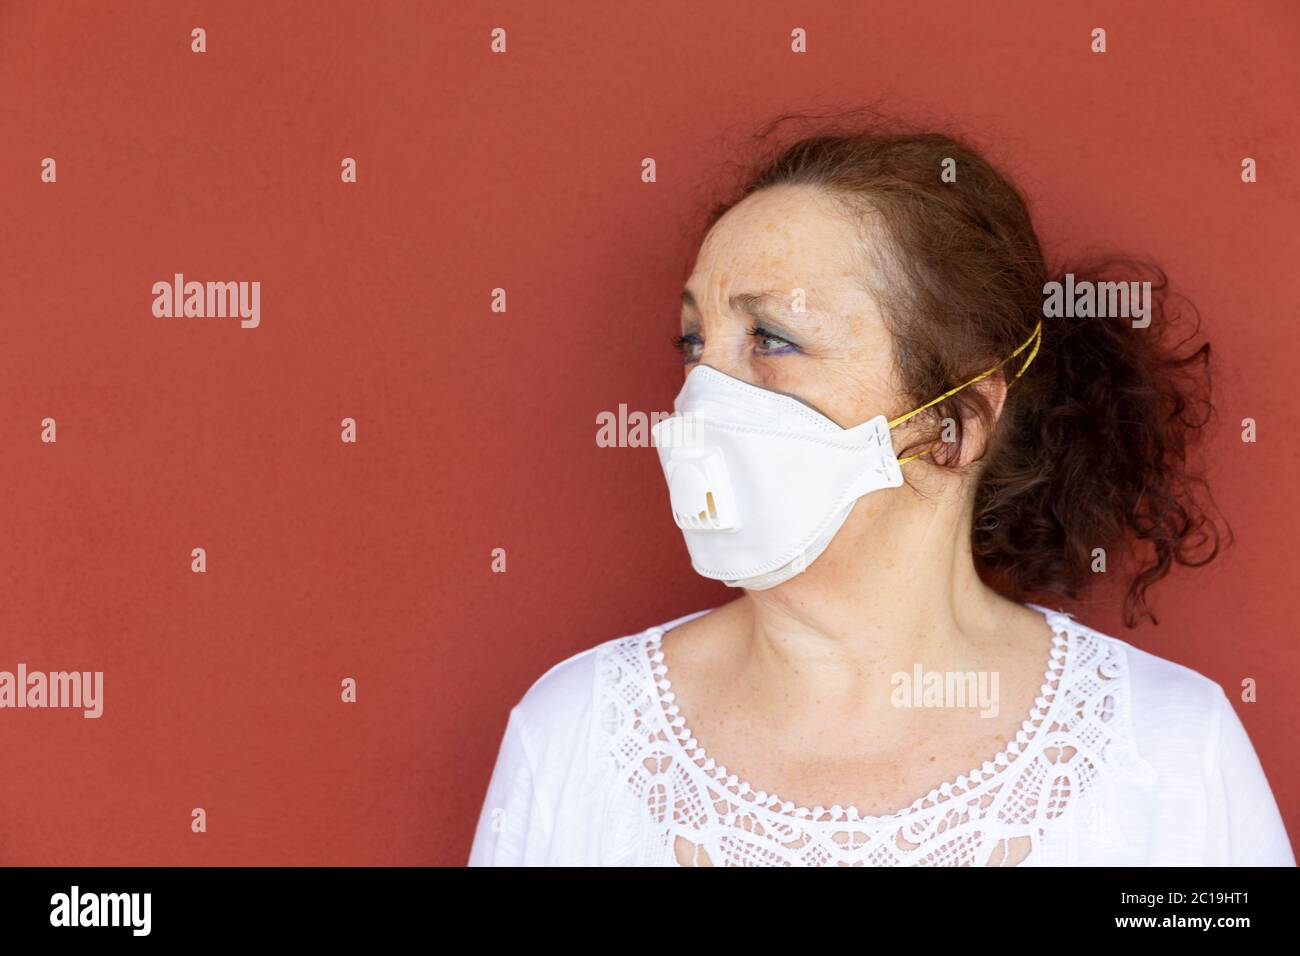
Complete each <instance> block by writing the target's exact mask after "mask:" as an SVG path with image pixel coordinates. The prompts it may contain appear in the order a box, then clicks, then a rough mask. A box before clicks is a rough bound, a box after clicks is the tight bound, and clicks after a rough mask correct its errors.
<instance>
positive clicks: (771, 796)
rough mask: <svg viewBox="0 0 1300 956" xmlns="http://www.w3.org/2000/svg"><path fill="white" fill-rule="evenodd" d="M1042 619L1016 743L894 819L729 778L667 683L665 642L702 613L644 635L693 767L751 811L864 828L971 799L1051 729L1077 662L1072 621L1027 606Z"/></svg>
mask: <svg viewBox="0 0 1300 956" xmlns="http://www.w3.org/2000/svg"><path fill="white" fill-rule="evenodd" d="M1025 607H1028V608H1030V609H1032V610H1034V611H1037V612H1038V613H1040V614H1041V615H1042V616H1043V618H1044V620H1045V621H1046V622H1047V625H1048V627H1050V628H1051V630H1052V646H1051V650H1050V652H1049V654H1048V661H1047V670H1046V671H1045V672H1044V674H1043V683H1042V685H1041V686H1040V687H1039V689H1038V696H1037V697H1036V698H1035V699H1034V705H1033V707H1032V708H1031V709H1030V711H1029V715H1028V716H1027V717H1026V718H1025V720H1024V721H1022V722H1021V724H1020V729H1019V730H1018V731H1016V735H1015V737H1013V738H1012V739H1011V740H1009V741H1006V742H1005V743H1004V744H1003V745H1002V747H1001V748H1000V749H999V751H998V753H997V755H996V756H994V757H993V758H992V759H991V760H986V761H984V763H983V764H981V765H980V766H978V767H974V768H972V769H971V770H968V771H966V772H965V773H963V774H961V775H960V776H958V777H957V778H955V779H953V780H948V781H945V782H944V783H941V784H939V785H938V786H937V787H933V788H932V789H931V790H930V791H929V792H928V793H926V794H924V795H923V796H920V797H917V798H916V799H915V800H914V801H912V803H910V804H908V805H907V806H906V807H903V808H902V809H900V810H896V811H894V812H893V813H887V814H882V815H874V816H873V815H870V814H865V813H862V812H861V811H860V810H859V809H858V808H857V806H855V805H852V804H851V805H849V806H847V807H845V806H841V805H839V804H836V805H835V806H832V807H822V806H817V807H805V806H801V805H796V804H795V803H793V802H792V801H789V800H785V799H783V798H782V797H780V796H779V795H777V794H775V793H772V792H770V791H764V790H758V789H756V788H754V787H753V786H751V784H750V783H749V782H748V781H746V780H742V779H740V778H739V777H737V776H736V775H735V774H728V772H727V768H726V767H725V766H723V765H722V764H719V763H717V762H716V761H715V760H714V759H713V758H711V757H709V756H708V754H707V753H706V752H705V750H704V748H703V747H701V746H700V745H699V742H698V741H697V740H696V739H695V735H694V734H693V733H692V732H691V730H690V728H689V727H687V725H686V718H685V717H683V716H682V715H681V711H680V708H679V707H678V705H677V704H676V703H675V700H676V694H675V693H674V692H673V691H672V689H671V688H672V681H671V680H670V679H669V677H668V666H667V664H665V663H664V653H663V646H662V645H663V636H664V634H666V633H667V632H668V631H670V630H672V629H673V627H676V626H677V625H680V624H685V623H686V622H687V621H688V620H693V619H694V618H696V617H700V616H703V614H704V613H707V612H700V613H697V614H691V615H687V616H686V617H684V618H681V619H679V620H677V621H673V622H671V623H670V624H661V625H658V626H656V627H652V628H650V629H649V630H648V631H646V632H645V645H644V646H645V652H646V654H647V656H648V658H649V663H650V680H651V685H652V686H651V688H650V692H651V695H652V697H653V699H654V700H655V702H656V703H657V704H658V706H656V707H655V708H654V710H655V711H656V713H657V714H658V715H659V717H660V719H661V720H662V722H663V725H664V728H665V730H666V732H667V736H668V739H669V740H671V741H673V742H674V744H675V745H676V746H677V747H679V748H680V749H681V750H682V752H683V753H684V754H685V756H686V758H687V760H688V761H689V764H690V765H693V766H694V767H696V768H697V769H699V770H700V771H702V772H703V773H704V774H706V775H707V776H708V777H709V778H710V779H711V780H712V781H713V782H714V783H715V784H717V785H718V786H720V787H722V788H724V789H726V790H727V791H728V792H729V794H730V795H731V796H732V797H733V798H737V799H739V800H743V801H749V802H750V804H751V805H754V806H761V807H765V808H767V809H768V810H770V811H772V812H775V813H777V814H780V815H783V816H791V817H796V818H799V819H801V820H803V821H805V822H807V823H822V822H825V823H834V822H837V821H844V820H849V821H853V822H857V823H863V824H868V825H870V824H877V823H880V824H884V823H889V822H891V821H895V820H899V819H901V818H903V817H906V816H909V815H911V814H913V813H915V812H917V811H918V810H922V809H926V808H929V807H933V806H935V805H936V804H938V803H940V802H942V801H944V800H946V799H948V798H949V797H950V796H952V795H954V794H958V795H969V794H970V793H971V792H972V791H973V790H975V789H977V788H983V787H985V786H986V785H988V784H990V783H992V782H996V781H997V780H999V779H1000V778H1001V777H1002V775H1003V774H1004V773H1005V772H1006V771H1007V770H1008V768H1010V767H1012V766H1014V765H1015V764H1016V763H1017V761H1018V760H1019V759H1020V758H1021V757H1023V756H1024V754H1025V752H1026V751H1027V750H1028V749H1029V748H1030V746H1031V745H1032V743H1033V742H1034V741H1036V740H1038V739H1039V738H1041V737H1042V736H1043V731H1044V729H1045V728H1046V727H1048V726H1050V724H1049V723H1045V722H1046V721H1047V720H1048V718H1049V717H1050V716H1051V715H1052V712H1053V711H1054V710H1055V708H1056V704H1057V701H1058V700H1059V699H1060V698H1061V697H1062V694H1061V693H1060V691H1061V689H1062V687H1064V682H1063V678H1064V676H1065V674H1066V671H1067V669H1068V665H1069V662H1070V661H1071V660H1072V659H1073V654H1072V650H1073V647H1072V643H1071V641H1070V640H1069V637H1070V636H1071V635H1070V629H1069V625H1068V619H1069V617H1070V615H1068V614H1065V613H1064V612H1061V611H1053V610H1051V609H1050V608H1046V607H1041V606H1039V605H1037V604H1026V605H1025Z"/></svg>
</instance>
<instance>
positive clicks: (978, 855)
mask: <svg viewBox="0 0 1300 956" xmlns="http://www.w3.org/2000/svg"><path fill="white" fill-rule="evenodd" d="M1031 607H1034V608H1035V609H1036V610H1038V611H1040V612H1041V613H1043V615H1044V617H1045V619H1046V620H1047V623H1048V624H1049V626H1050V627H1051V628H1052V632H1053V636H1052V649H1051V655H1050V660H1049V663H1048V669H1047V671H1046V672H1045V674H1044V681H1043V685H1042V687H1041V688H1040V691H1039V695H1038V697H1037V698H1036V700H1035V701H1034V706H1033V709H1032V710H1031V712H1030V715H1029V717H1028V718H1026V720H1025V721H1024V722H1023V723H1022V724H1021V727H1020V730H1019V731H1018V732H1017V733H1016V736H1015V738H1014V739H1013V740H1011V741H1008V743H1007V745H1006V746H1005V747H1004V748H1003V749H1002V750H1001V751H1000V752H999V753H998V754H997V755H996V756H995V757H994V758H993V759H992V760H989V761H986V762H985V763H984V764H983V765H982V766H980V767H978V768H975V769H972V770H970V771H968V772H967V773H964V774H962V775H961V776H959V777H958V778H957V779H955V780H952V781H948V782H946V783H943V784H941V785H940V786H938V787H935V788H934V789H932V790H931V791H930V792H929V793H927V794H925V795H924V796H922V797H919V798H917V799H916V800H915V801H914V802H913V803H912V804H911V805H910V806H908V807H905V808H903V809H902V810H899V811H897V812H896V813H891V814H887V815H884V816H868V815H865V814H862V813H860V812H859V811H858V809H857V808H856V807H853V806H849V807H841V806H838V805H836V806H832V807H829V808H827V807H822V806H817V807H803V806H796V805H795V804H793V803H792V802H790V801H788V800H783V799H782V798H781V797H780V796H778V795H776V794H772V793H766V792H764V791H760V790H755V789H754V788H753V787H751V786H750V785H749V783H748V782H746V781H743V780H741V779H739V778H738V777H737V776H736V775H735V774H729V773H728V772H727V768H726V767H725V766H722V765H720V764H718V763H717V762H716V761H715V760H714V759H713V758H712V757H710V756H709V755H708V754H707V753H705V751H704V749H703V748H702V747H700V745H699V743H698V742H697V741H696V740H695V738H694V736H693V735H692V734H691V732H690V729H689V728H688V727H687V726H686V720H685V718H684V717H683V716H682V715H681V713H680V710H679V708H678V705H677V704H676V702H675V700H676V697H675V695H674V693H673V692H672V690H671V686H672V684H671V681H669V680H668V678H667V668H666V666H665V665H664V663H663V650H662V647H661V643H662V638H663V635H664V633H665V628H664V627H653V628H650V629H649V630H647V631H644V632H642V633H641V634H637V635H633V636H630V637H625V638H621V639H619V640H616V641H611V642H608V643H607V644H605V645H602V646H601V647H600V648H599V649H598V652H597V656H596V667H597V677H596V680H597V703H598V709H597V714H598V718H599V724H600V733H601V737H602V742H603V746H604V748H605V752H606V753H607V754H609V755H610V756H611V757H612V759H613V762H614V765H615V768H616V769H617V771H618V772H617V774H616V777H615V785H616V786H619V787H621V788H623V791H622V793H621V796H624V797H626V796H627V795H629V794H630V795H631V796H632V798H633V802H632V804H631V805H629V809H628V810H627V811H626V814H625V816H626V817H627V819H625V820H623V821H621V822H623V823H625V824H630V826H629V827H624V828H623V829H622V830H621V831H620V832H623V833H625V834H629V833H630V834H632V836H630V837H628V836H625V837H624V841H623V843H622V844H620V845H619V846H617V847H615V849H614V851H613V855H614V857H615V858H614V859H611V860H610V862H619V863H639V864H650V865H656V864H658V865H673V864H677V863H682V862H687V861H689V862H690V863H693V864H704V865H714V866H765V865H792V866H823V865H867V866H900V865H901V866H906V865H921V866H971V865H1004V866H1005V865H1015V864H1033V863H1037V862H1044V860H1043V859H1041V858H1044V857H1047V856H1056V857H1057V858H1058V860H1057V861H1058V862H1067V861H1068V860H1067V859H1066V858H1068V856H1069V853H1068V847H1067V848H1063V849H1064V851H1065V852H1062V848H1054V847H1050V844H1049V840H1048V838H1049V835H1050V833H1051V832H1053V831H1055V830H1057V829H1059V821H1060V820H1062V819H1063V818H1064V817H1065V816H1066V815H1067V812H1069V813H1070V814H1071V815H1074V814H1075V813H1077V814H1080V815H1081V816H1082V819H1081V820H1080V821H1079V822H1080V823H1081V824H1082V825H1083V826H1085V827H1086V828H1087V829H1089V830H1090V831H1098V832H1100V833H1102V834H1103V835H1104V834H1106V833H1111V834H1113V833H1115V832H1116V831H1115V828H1114V827H1113V825H1111V824H1110V823H1109V822H1108V820H1107V819H1106V816H1107V814H1111V813H1114V812H1115V807H1114V802H1115V801H1114V799H1113V793H1112V794H1111V797H1112V798H1111V799H1104V798H1105V796H1106V795H1107V793H1109V792H1110V791H1109V790H1108V784H1109V783H1110V782H1111V780H1112V778H1115V777H1118V776H1136V777H1138V778H1140V779H1143V780H1146V779H1148V778H1149V775H1150V773H1151V770H1150V767H1149V765H1147V764H1146V763H1145V761H1143V760H1142V758H1141V757H1140V756H1139V755H1138V754H1137V751H1136V749H1135V747H1134V746H1133V740H1132V732H1131V727H1130V725H1129V720H1128V715H1129V707H1128V679H1127V674H1128V671H1127V661H1126V658H1125V655H1124V651H1123V647H1122V645H1121V644H1120V643H1119V642H1116V641H1114V640H1113V639H1111V638H1108V637H1107V636H1106V635H1103V634H1100V633H1098V632H1096V631H1093V630H1091V629H1090V628H1086V627H1083V626H1082V625H1078V624H1077V623H1075V624H1073V625H1071V621H1070V618H1069V615H1066V614H1063V613H1060V612H1055V611H1049V610H1047V609H1044V608H1039V607H1037V606H1036V605H1031ZM1107 767H1109V768H1111V770H1110V772H1107V773H1103V772H1102V771H1103V769H1104V768H1107ZM1097 794H1100V795H1101V796H1102V797H1103V799H1100V800H1093V799H1090V798H1091V797H1093V796H1094V795H1097ZM617 822H618V821H614V820H607V824H616V823H617ZM1103 838H1104V837H1103ZM1047 849H1053V850H1056V851H1057V852H1055V853H1047V852H1045V850H1047ZM683 856H684V857H687V860H683V859H682V857H683Z"/></svg>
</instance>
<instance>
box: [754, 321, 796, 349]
mask: <svg viewBox="0 0 1300 956" xmlns="http://www.w3.org/2000/svg"><path fill="white" fill-rule="evenodd" d="M749 334H750V335H751V336H753V337H754V339H755V342H756V343H757V344H756V348H757V350H758V351H759V352H761V353H763V354H764V355H779V354H781V353H783V352H794V351H796V350H797V348H798V347H797V346H796V345H795V344H794V343H793V342H791V341H790V340H789V339H783V338H781V336H779V335H776V334H775V333H773V332H769V331H767V329H765V328H763V327H762V326H759V325H756V326H754V327H753V328H751V329H750V330H749Z"/></svg>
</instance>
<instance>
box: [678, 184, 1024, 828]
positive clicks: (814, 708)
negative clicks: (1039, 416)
mask: <svg viewBox="0 0 1300 956" xmlns="http://www.w3.org/2000/svg"><path fill="white" fill-rule="evenodd" d="M872 235H873V234H872V233H871V232H868V236H869V237H870V236H872ZM862 241H863V239H862V230H861V228H860V226H859V225H858V224H856V223H854V222H852V221H850V220H848V219H846V218H844V213H843V212H842V211H841V209H840V207H838V206H837V205H835V204H834V203H833V202H832V201H831V200H830V199H829V198H828V197H827V196H825V195H824V194H822V193H819V192H818V191H816V190H814V189H812V188H810V187H802V186H799V187H794V186H783V187H778V188H774V189H769V190H765V191H762V192H760V193H757V194H755V195H753V196H750V197H749V198H747V199H746V200H745V201H744V202H742V203H740V204H739V205H738V206H736V207H735V208H733V209H732V210H730V211H729V212H728V213H727V214H726V215H725V216H724V217H723V218H722V219H721V220H719V222H718V223H717V224H716V225H715V226H714V228H713V229H712V230H711V231H710V233H709V235H708V236H707V237H706V238H705V240H704V242H703V243H702V244H701V247H700V250H699V253H698V256H697V259H696V264H695V268H694V270H693V272H692V274H691V277H690V278H689V280H688V281H687V283H686V289H687V290H688V291H689V292H690V293H691V295H692V296H693V297H694V300H695V301H696V302H697V303H698V308H691V307H684V308H683V312H682V329H681V331H682V333H683V335H684V336H694V337H697V339H698V343H695V344H692V345H691V346H690V347H689V348H688V350H687V351H688V356H687V357H688V359H692V360H694V361H698V362H703V363H705V364H708V365H711V366H713V367H714V368H716V369H718V370H719V371H722V372H725V373H727V374H728V375H732V376H734V377H736V378H739V379H742V380H744V381H746V382H749V383H751V384H754V385H758V386H760V387H763V388H769V389H773V390H775V391H780V392H784V393H786V394H790V395H793V396H795V397H797V398H799V399H801V400H802V401H805V402H807V403H809V404H810V405H812V406H813V407H815V408H817V409H818V410H819V411H821V412H822V414H824V415H826V416H827V417H828V418H830V419H831V420H833V421H834V422H836V423H837V424H839V425H840V426H842V427H846V428H847V427H852V426H854V425H858V424H860V423H862V422H864V421H866V420H868V419H870V418H874V417H875V416H877V415H882V414H883V415H885V416H886V418H893V417H895V416H897V415H901V414H903V413H905V412H908V411H911V410H912V408H913V407H915V405H916V404H919V403H918V402H916V401H915V400H914V399H912V398H910V397H909V396H905V395H903V394H901V391H900V388H899V384H898V380H897V376H896V373H895V369H894V363H893V354H892V345H891V343H892V339H891V333H890V330H889V327H888V325H887V323H886V320H885V315H884V313H883V312H882V307H881V303H878V302H877V301H876V300H875V298H874V297H873V295H872V294H871V293H870V291H869V289H870V288H873V287H877V284H876V282H875V278H876V277H874V276H872V275H870V274H869V273H868V272H867V271H866V270H867V269H868V268H869V262H870V261H871V260H870V258H869V257H866V256H864V255H863V254H862V253H863V250H862V247H861V243H862ZM867 241H883V240H881V239H879V238H878V237H876V238H868V240H867ZM798 289H802V290H803V291H804V294H805V295H806V306H807V313H806V314H803V315H790V314H787V313H786V312H783V313H782V314H781V315H779V316H778V317H776V319H775V321H777V322H779V324H780V326H781V328H782V329H783V330H784V331H785V332H787V333H788V336H789V340H790V341H793V342H794V343H795V345H797V346H798V348H797V349H796V350H794V351H793V352H791V351H784V352H780V353H779V354H778V353H777V352H776V351H775V350H772V349H765V347H764V345H763V343H762V342H760V340H758V339H756V338H755V337H754V336H752V335H750V334H748V333H749V330H750V328H751V327H752V326H753V325H754V323H755V321H756V319H755V317H754V316H752V315H750V314H748V313H746V312H745V311H743V310H738V309H735V308H733V307H732V306H731V304H730V299H731V297H732V296H734V295H738V294H760V293H773V294H776V295H778V296H780V297H781V300H782V303H783V304H784V306H785V308H786V310H787V312H788V308H789V306H790V304H791V303H792V302H793V301H794V296H795V290H798ZM758 321H760V322H761V324H763V325H764V326H765V327H768V323H767V322H765V321H762V320H758ZM778 334H780V333H778ZM694 361H688V362H687V364H686V368H685V371H686V372H689V371H690V369H691V368H693V367H694ZM979 387H980V388H982V389H987V390H988V391H987V394H988V397H989V398H990V400H991V402H992V403H993V406H994V408H995V409H998V408H1000V406H1001V399H1002V396H1003V394H1004V386H1003V384H1002V380H1001V377H1000V376H999V375H994V376H990V377H989V378H988V379H986V380H985V381H984V382H982V383H981V384H980V385H979ZM930 397H933V396H930ZM912 424H913V423H907V424H904V425H903V426H900V427H899V428H898V429H897V430H895V433H894V435H895V439H894V443H895V447H896V448H898V447H902V446H903V444H904V443H905V442H906V441H908V440H909V438H910V434H909V432H908V429H909V427H911V426H912ZM979 437H980V436H979V435H978V432H973V433H972V438H973V439H975V441H974V444H976V445H977V444H978V439H979ZM904 475H905V477H906V479H907V481H908V483H909V484H907V485H904V487H902V488H897V489H886V490H883V491H880V492H874V493H872V494H870V495H867V496H865V497H864V498H862V499H859V501H858V502H857V504H856V505H855V506H854V508H853V511H852V512H851V514H850V516H849V519H848V521H847V522H846V523H845V525H844V526H843V527H842V528H841V530H840V532H839V533H838V534H837V535H836V537H835V538H834V540H833V541H832V543H831V545H830V546H829V547H828V548H827V550H826V551H825V552H824V553H823V554H822V556H821V557H819V558H818V559H817V560H816V561H814V562H813V564H812V565H811V566H810V567H809V569H808V570H807V571H805V572H804V573H803V574H800V575H797V576H796V577H794V578H792V579H791V580H790V581H787V582H786V583H784V584H782V585H779V586H777V587H775V588H772V589H769V590H767V591H757V592H744V594H743V596H742V597H740V598H738V599H736V600H731V601H730V603H725V602H726V601H727V600H728V599H729V598H731V597H733V596H734V593H733V594H722V595H720V597H719V600H718V601H716V602H715V604H718V605H722V606H721V607H719V608H718V609H717V610H715V611H714V612H713V613H710V614H708V615H705V616H704V617H701V618H699V619H697V620H695V621H692V622H690V623H689V624H686V625H683V626H681V627H679V628H676V629H674V630H672V631H670V632H668V634H667V635H666V636H665V638H664V641H663V650H664V654H665V663H666V665H667V666H668V668H669V671H670V673H671V674H672V678H671V679H672V680H673V684H674V687H673V689H674V691H675V692H677V703H678V704H679V706H680V707H681V712H682V714H683V715H684V716H685V718H686V720H687V725H688V726H689V727H690V729H691V730H692V732H693V733H694V735H695V737H696V739H697V740H699V741H700V742H701V744H702V745H703V746H704V747H705V749H706V750H707V751H708V752H709V753H710V754H711V755H713V756H714V757H715V758H716V759H718V760H719V761H720V762H722V763H724V764H725V765H726V766H727V767H728V768H729V770H730V771H731V772H734V773H736V774H738V775H740V776H741V778H742V779H744V780H746V781H748V782H749V783H750V784H751V785H752V786H754V787H755V788H756V789H765V790H767V791H768V792H769V793H778V794H780V795H781V797H782V798H783V799H787V800H791V801H793V802H795V803H798V804H802V805H804V806H809V807H811V806H816V805H823V806H827V807H829V806H831V805H833V804H835V803H839V804H841V805H844V806H848V805H851V804H852V805H855V806H857V807H858V808H859V809H860V810H861V811H862V812H863V813H868V814H873V815H876V814H880V813H891V812H893V811H895V810H897V809H899V808H901V807H904V806H906V805H908V804H909V803H911V802H912V800H914V799H915V798H917V797H919V796H921V795H923V794H925V793H926V792H927V791H928V790H929V789H930V788H931V787H932V786H937V785H938V784H940V783H942V782H944V781H945V780H951V779H953V778H955V777H956V776H957V775H959V774H962V773H965V772H967V771H969V770H971V769H973V768H975V767H977V766H979V765H980V764H981V763H983V762H984V761H985V760H988V759H991V758H992V757H993V755H994V754H995V753H996V752H997V751H998V750H999V749H1000V748H1001V746H1002V745H1004V744H1005V743H1006V741H1008V740H1010V739H1011V738H1012V737H1014V736H1015V733H1016V731H1017V730H1018V729H1019V727H1020V723H1021V721H1022V720H1023V719H1024V718H1025V716H1026V715H1027V713H1028V712H1029V710H1030V709H1031V707H1032V705H1033V701H1034V698H1035V697H1036V696H1037V694H1038V692H1039V690H1040V686H1041V681H1042V677H1043V672H1044V670H1045V668H1046V662H1047V659H1048V655H1049V649H1050V631H1049V630H1048V629H1047V628H1046V625H1045V624H1044V622H1043V619H1042V617H1041V616H1040V615H1038V614H1037V613H1036V612H1034V611H1032V610H1028V609H1026V608H1024V607H1022V606H1021V605H1019V604H1016V603H1014V602H1011V601H1008V600H1006V599H1005V598H1002V597H1001V596H999V595H997V594H995V593H994V592H992V591H991V590H989V589H988V588H987V587H985V586H984V585H983V583H982V582H981V581H980V580H979V578H978V576H977V575H976V573H975V571H974V567H973V562H972V558H971V555H970V540H969V539H970V524H971V514H972V506H971V497H972V493H973V478H974V477H975V475H974V473H973V472H972V471H971V470H970V469H969V468H968V469H964V470H957V471H951V470H944V469H939V468H935V467H933V466H931V465H929V464H926V463H924V462H922V463H919V464H908V465H905V466H904ZM917 662H920V663H921V664H922V665H923V666H924V667H925V668H926V669H928V670H940V669H949V670H963V671H965V670H981V671H996V672H998V673H999V674H1000V675H1001V680H1000V698H1001V699H1000V702H999V707H1000V713H999V715H998V716H997V717H996V718H988V719H986V718H980V717H979V716H978V715H977V714H975V712H973V711H971V710H964V711H962V710H957V709H954V708H946V709H922V708H900V707H895V706H893V705H892V704H891V703H890V684H889V678H890V675H892V674H895V673H898V672H899V671H910V670H911V668H912V666H913V664H914V663H917Z"/></svg>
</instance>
